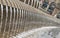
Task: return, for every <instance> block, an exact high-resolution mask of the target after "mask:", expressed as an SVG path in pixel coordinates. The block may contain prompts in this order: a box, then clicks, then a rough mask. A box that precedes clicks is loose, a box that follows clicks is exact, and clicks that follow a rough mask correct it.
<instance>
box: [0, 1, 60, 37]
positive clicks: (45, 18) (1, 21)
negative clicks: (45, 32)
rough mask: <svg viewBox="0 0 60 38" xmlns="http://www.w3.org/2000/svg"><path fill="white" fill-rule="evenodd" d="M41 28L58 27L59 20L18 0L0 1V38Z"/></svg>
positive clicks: (59, 24)
mask: <svg viewBox="0 0 60 38" xmlns="http://www.w3.org/2000/svg"><path fill="white" fill-rule="evenodd" d="M31 4H32V3H31ZM34 5H35V3H34ZM36 7H37V6H36ZM43 26H58V27H59V26H60V20H59V19H56V18H54V17H52V16H50V15H47V14H45V13H44V12H43V11H41V10H38V9H36V8H33V7H31V6H29V5H27V4H25V3H22V2H21V1H19V0H6V1H5V0H0V38H9V37H11V36H15V35H17V34H19V33H22V32H24V31H28V30H31V29H35V28H40V27H43Z"/></svg>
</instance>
